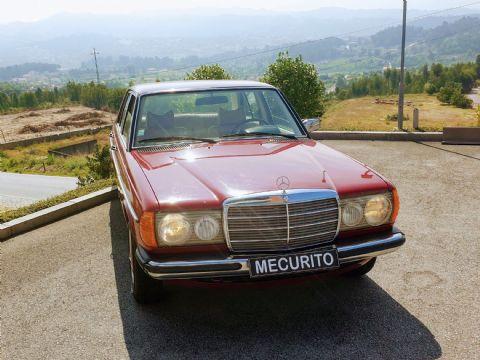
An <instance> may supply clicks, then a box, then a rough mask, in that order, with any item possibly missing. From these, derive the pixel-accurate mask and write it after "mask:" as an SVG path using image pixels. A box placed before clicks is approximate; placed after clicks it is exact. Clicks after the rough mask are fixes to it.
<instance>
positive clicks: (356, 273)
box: [343, 257, 377, 277]
mask: <svg viewBox="0 0 480 360" xmlns="http://www.w3.org/2000/svg"><path fill="white" fill-rule="evenodd" d="M376 261H377V258H376V257H374V258H373V259H371V260H370V261H369V262H367V263H366V264H364V265H362V266H360V267H358V268H355V269H353V270H351V271H349V272H346V273H344V274H343V275H344V276H346V277H361V276H364V275H366V274H367V273H368V272H369V271H370V270H372V269H373V267H374V266H375V262H376Z"/></svg>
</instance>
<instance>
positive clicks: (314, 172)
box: [132, 139, 387, 209]
mask: <svg viewBox="0 0 480 360" xmlns="http://www.w3.org/2000/svg"><path fill="white" fill-rule="evenodd" d="M132 153H133V155H134V157H135V158H136V159H137V161H138V163H139V164H140V165H141V167H142V168H143V171H144V173H145V176H146V177H147V180H148V181H149V183H150V185H151V187H152V189H153V191H154V193H155V196H156V197H157V200H158V202H159V206H160V207H161V208H165V207H167V208H176V209H185V208H191V209H193V208H197V209H205V208H219V207H221V205H222V203H223V201H224V200H225V199H227V198H230V197H235V196H240V195H245V194H252V193H259V192H264V191H272V190H279V187H278V185H277V179H279V178H280V177H286V178H287V179H288V182H289V189H332V190H336V191H337V192H338V194H339V195H340V196H341V197H342V196H348V195H350V194H352V193H361V192H369V191H382V190H385V189H386V188H387V183H386V182H385V181H384V180H383V179H382V177H381V176H379V175H378V174H376V173H375V172H373V171H372V170H370V169H369V168H368V167H366V166H365V165H363V164H361V163H359V162H357V161H355V160H353V159H352V158H350V157H348V156H346V155H344V154H342V153H340V152H338V151H335V150H333V149H331V148H329V147H327V146H325V145H322V144H320V143H318V142H316V141H313V140H310V139H306V140H300V141H296V140H293V141H291V140H287V141H268V140H265V139H262V140H241V141H236V140H231V141H224V142H219V143H216V144H204V145H194V146H192V147H189V148H187V149H183V150H178V151H162V152H150V151H148V152H147V151H145V152H144V151H141V150H140V151H139V150H134V151H133V152H132Z"/></svg>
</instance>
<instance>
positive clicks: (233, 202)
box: [222, 189, 341, 252]
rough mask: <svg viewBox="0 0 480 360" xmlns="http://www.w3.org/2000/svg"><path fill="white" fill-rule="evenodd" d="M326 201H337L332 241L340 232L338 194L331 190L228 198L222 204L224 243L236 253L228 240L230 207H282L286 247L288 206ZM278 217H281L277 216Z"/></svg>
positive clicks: (288, 228)
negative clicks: (284, 216) (284, 220)
mask: <svg viewBox="0 0 480 360" xmlns="http://www.w3.org/2000/svg"><path fill="white" fill-rule="evenodd" d="M327 199H336V201H337V212H338V214H337V215H338V221H337V229H336V231H335V236H334V239H335V238H336V237H337V235H338V232H339V231H340V221H341V220H340V216H341V214H340V198H339V196H338V193H337V192H336V191H335V190H331V189H291V190H275V191H268V192H261V193H253V194H246V195H241V196H237V197H232V198H228V199H226V200H225V201H224V202H223V217H222V222H223V232H224V235H225V242H226V244H227V246H228V248H229V249H230V251H232V252H238V251H236V250H234V249H233V246H232V241H231V240H230V232H229V228H228V210H229V209H230V207H232V206H235V207H241V206H266V205H267V206H268V205H270V206H272V205H284V206H286V210H287V245H288V243H289V241H290V220H289V218H290V216H291V215H290V214H289V211H288V210H289V209H288V205H289V204H298V203H304V202H309V201H316V200H327ZM278 217H283V215H282V216H280V215H279V216H278ZM302 247H307V246H305V245H302V246H300V247H292V248H290V249H291V250H294V249H296V248H302Z"/></svg>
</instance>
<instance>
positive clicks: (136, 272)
mask: <svg viewBox="0 0 480 360" xmlns="http://www.w3.org/2000/svg"><path fill="white" fill-rule="evenodd" d="M128 245H129V246H128V247H129V254H128V257H129V261H130V275H131V288H130V289H131V293H132V295H133V297H134V298H135V300H136V301H137V302H138V303H139V304H148V303H152V302H156V301H159V300H160V299H161V295H162V293H163V283H162V281H160V280H155V279H152V278H151V277H150V276H148V275H147V274H146V273H145V271H143V269H142V268H141V267H140V265H139V264H138V261H137V259H136V257H135V251H136V249H137V245H136V243H135V240H133V238H132V235H131V233H129V238H128Z"/></svg>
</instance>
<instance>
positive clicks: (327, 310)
mask: <svg viewBox="0 0 480 360" xmlns="http://www.w3.org/2000/svg"><path fill="white" fill-rule="evenodd" d="M328 144H329V145H331V146H333V147H335V148H337V149H340V150H343V151H345V152H347V153H348V154H350V155H353V156H355V157H357V158H359V159H360V160H362V161H364V162H367V163H369V164H371V165H372V166H374V167H375V168H377V169H378V170H380V171H381V172H382V173H383V174H384V175H386V176H388V177H390V178H391V179H392V180H393V181H394V182H395V183H396V184H397V185H398V188H399V191H400V195H401V199H402V210H401V214H400V216H399V226H400V227H401V228H402V229H403V230H404V231H405V232H406V234H407V236H408V244H407V245H406V246H405V247H404V248H403V249H402V250H401V251H400V252H397V253H395V254H390V255H387V256H385V257H383V258H382V259H381V260H379V261H378V262H377V266H376V267H375V268H374V270H373V271H372V272H371V275H370V276H369V277H367V278H365V279H363V280H340V279H335V280H325V279H322V278H318V279H315V280H313V281H307V282H303V283H293V284H283V285H282V286H267V285H262V286H258V285H257V286H253V287H243V286H238V285H237V286H207V285H196V286H193V284H183V285H181V284H180V285H179V284H171V285H170V286H169V289H168V294H169V295H168V297H167V298H166V299H165V301H164V302H163V303H161V304H157V305H149V306H145V307H140V306H137V305H136V304H135V303H134V302H133V300H132V298H131V297H130V295H129V293H128V291H129V273H128V262H127V238H126V232H125V227H124V225H123V219H122V215H121V213H120V209H119V204H118V202H117V201H114V202H112V203H109V204H105V205H102V206H99V207H97V208H94V209H91V210H89V211H86V212H84V213H81V214H79V215H76V216H74V217H71V218H69V219H65V220H63V221H60V222H58V223H55V224H51V225H48V226H46V227H43V228H41V229H38V230H36V231H33V232H31V233H28V234H24V235H21V236H18V237H17V238H14V239H11V240H9V241H7V242H5V243H3V244H1V256H2V259H1V263H2V266H1V270H0V271H1V272H2V282H1V289H0V308H1V309H2V310H1V311H2V317H1V321H2V335H1V339H0V349H1V350H0V351H2V352H3V354H2V355H3V358H5V359H47V358H48V359H66V358H79V359H93V358H95V359H122V358H129V357H130V358H132V359H151V358H172V359H180V358H192V357H198V358H235V359H237V358H274V357H275V358H288V359H291V358H322V359H340V358H347V359H355V358H361V359H436V358H440V357H443V358H447V359H475V358H477V359H478V358H479V354H480V343H479V339H480V337H479V334H480V290H479V289H480V266H479V265H480V241H479V240H480V235H479V230H480V226H479V224H480V208H479V206H478V204H479V203H480V188H479V187H480V181H479V179H480V160H477V159H475V157H476V158H478V159H480V147H454V146H449V147H445V146H441V145H438V144H431V145H430V146H425V145H421V144H416V143H395V142H354V141H351V142H340V141H331V142H328ZM432 145H433V146H434V147H431V146H432ZM437 147H438V148H437ZM452 151H453V152H452ZM454 152H461V153H463V154H465V155H466V156H464V155H460V154H456V153H454ZM2 355H0V358H1V357H2Z"/></svg>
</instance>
